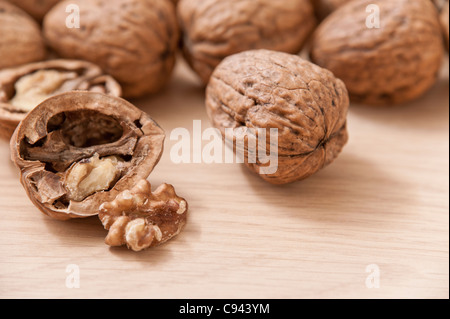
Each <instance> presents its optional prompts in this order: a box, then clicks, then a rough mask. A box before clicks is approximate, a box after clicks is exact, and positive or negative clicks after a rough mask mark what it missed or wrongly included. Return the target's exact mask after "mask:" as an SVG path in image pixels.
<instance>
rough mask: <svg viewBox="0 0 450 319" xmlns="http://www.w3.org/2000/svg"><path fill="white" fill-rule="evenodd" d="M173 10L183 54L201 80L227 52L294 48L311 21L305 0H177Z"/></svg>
mask: <svg viewBox="0 0 450 319" xmlns="http://www.w3.org/2000/svg"><path fill="white" fill-rule="evenodd" d="M177 13H178V19H179V21H180V27H181V29H182V33H183V53H184V55H185V57H186V60H187V61H188V63H189V64H190V66H191V67H192V69H193V70H194V71H195V72H196V73H197V74H198V75H199V76H200V78H201V80H202V81H203V82H204V83H205V84H206V83H208V80H209V78H210V76H211V74H212V72H213V71H214V69H215V67H216V66H217V65H218V64H219V63H220V62H221V61H222V60H223V59H224V58H225V57H227V56H229V55H232V54H235V53H239V52H242V51H246V50H253V49H269V50H274V51H282V52H288V53H298V52H299V51H300V50H301V48H302V47H303V45H304V43H305V42H306V39H307V37H308V36H309V35H310V33H311V32H312V30H313V29H314V27H315V25H316V20H315V17H314V14H313V8H312V5H311V3H310V2H309V0H277V1H273V0H182V1H180V2H179V4H178V6H177Z"/></svg>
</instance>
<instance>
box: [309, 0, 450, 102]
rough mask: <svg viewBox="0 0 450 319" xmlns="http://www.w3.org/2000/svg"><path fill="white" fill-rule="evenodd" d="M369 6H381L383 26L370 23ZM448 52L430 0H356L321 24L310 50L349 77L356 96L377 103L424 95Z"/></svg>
mask: <svg viewBox="0 0 450 319" xmlns="http://www.w3.org/2000/svg"><path fill="white" fill-rule="evenodd" d="M369 5H376V6H378V8H379V9H380V12H379V14H380V20H379V21H380V25H379V28H377V27H368V24H367V19H368V16H369V15H370V14H369V13H367V12H366V8H367V7H368V6H369ZM369 26H371V25H370V24H369ZM443 55H444V46H443V41H442V31H441V26H440V24H439V19H438V13H437V10H436V8H435V6H434V5H433V3H432V2H431V1H430V0H417V1H408V0H396V1H390V0H360V1H351V2H349V3H348V4H346V5H344V6H342V7H340V8H339V9H337V10H336V11H335V12H333V13H332V14H331V15H330V16H328V18H327V19H326V20H325V21H324V22H323V23H322V24H321V25H320V26H319V27H318V28H317V30H316V32H315V34H314V36H313V40H312V44H311V52H310V56H311V60H312V61H313V62H314V63H316V64H318V65H320V66H322V67H324V68H326V69H328V70H330V71H331V72H333V73H334V75H335V76H337V77H338V78H340V79H341V80H343V81H344V83H345V84H346V86H347V89H348V91H349V93H350V98H351V100H352V101H354V102H360V103H365V104H373V105H390V104H399V103H405V102H408V101H411V100H414V99H416V98H418V97H420V96H421V95H423V94H424V93H425V92H426V91H427V90H428V89H429V88H430V87H431V86H432V85H433V84H434V83H435V81H436V79H437V78H438V74H439V71H440V68H441V64H442V61H443Z"/></svg>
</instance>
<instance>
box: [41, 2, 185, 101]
mask: <svg viewBox="0 0 450 319" xmlns="http://www.w3.org/2000/svg"><path fill="white" fill-rule="evenodd" d="M69 4H76V5H78V6H79V8H80V28H67V27H66V26H65V24H66V19H67V13H66V11H65V9H66V6H67V5H69ZM43 32H44V36H45V38H46V39H47V41H48V43H49V45H50V46H51V47H52V48H53V49H54V50H55V51H56V52H57V53H58V54H59V55H60V56H62V57H65V58H75V59H81V60H86V61H90V62H93V63H95V64H97V65H99V66H100V67H101V68H102V69H103V70H104V71H105V72H106V73H107V74H110V75H112V76H113V77H114V78H115V79H116V80H118V81H119V83H120V84H121V85H122V88H123V95H124V96H125V97H138V96H142V95H145V94H148V93H155V92H157V91H159V90H160V89H161V88H162V87H163V85H164V84H165V83H166V82H167V81H168V79H169V77H170V74H171V72H172V70H173V67H174V63H175V52H176V48H177V45H178V38H179V30H178V26H177V21H176V16H175V9H174V6H173V4H172V3H171V1H167V0H147V1H141V0H111V1H91V0H76V1H73V0H66V1H62V2H60V3H58V4H57V5H56V6H55V7H53V9H52V10H50V12H49V13H48V14H47V15H46V17H45V19H44V23H43Z"/></svg>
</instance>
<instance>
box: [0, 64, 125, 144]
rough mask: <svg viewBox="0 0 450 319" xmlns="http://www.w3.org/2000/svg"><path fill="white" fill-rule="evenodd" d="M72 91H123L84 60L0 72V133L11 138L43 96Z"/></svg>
mask: <svg viewBox="0 0 450 319" xmlns="http://www.w3.org/2000/svg"><path fill="white" fill-rule="evenodd" d="M74 90H81V91H93V92H100V93H105V94H109V95H113V96H120V95H121V94H122V89H121V87H120V85H119V84H118V83H117V81H116V80H114V79H113V78H112V77H111V76H109V75H105V74H104V73H103V71H102V70H101V69H100V68H99V67H98V66H96V65H94V64H92V63H89V62H85V61H78V60H50V61H44V62H36V63H30V64H25V65H22V66H19V67H15V68H10V69H5V70H2V71H0V136H2V137H5V138H8V139H9V138H11V135H12V134H13V132H14V130H15V128H16V127H17V125H18V124H19V122H20V121H22V120H23V119H24V118H25V116H26V114H27V113H28V112H29V111H30V110H32V109H33V108H34V107H35V106H36V105H38V104H39V103H41V102H42V101H43V100H45V99H46V98H48V97H50V96H52V95H56V94H59V93H63V92H68V91H74Z"/></svg>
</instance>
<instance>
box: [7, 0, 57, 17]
mask: <svg viewBox="0 0 450 319" xmlns="http://www.w3.org/2000/svg"><path fill="white" fill-rule="evenodd" d="M7 1H9V2H11V3H13V4H14V5H16V6H17V7H19V8H21V9H22V10H23V11H25V12H27V13H28V14H29V15H30V16H32V17H33V18H35V19H36V20H37V21H42V18H44V16H45V14H46V13H47V12H48V11H49V10H50V9H51V8H52V7H53V6H54V5H55V4H56V3H58V2H59V1H60V0H7Z"/></svg>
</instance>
